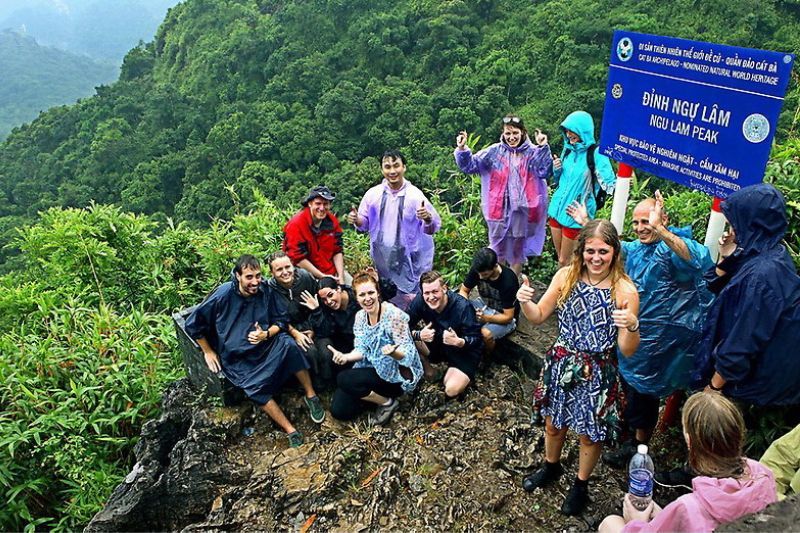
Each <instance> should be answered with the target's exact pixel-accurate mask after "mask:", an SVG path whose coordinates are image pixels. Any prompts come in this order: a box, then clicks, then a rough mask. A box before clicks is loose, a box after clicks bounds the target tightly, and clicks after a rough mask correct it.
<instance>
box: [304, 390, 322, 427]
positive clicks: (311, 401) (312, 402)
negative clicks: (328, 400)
mask: <svg viewBox="0 0 800 533" xmlns="http://www.w3.org/2000/svg"><path fill="white" fill-rule="evenodd" d="M305 401H306V407H308V412H309V413H310V414H311V420H313V421H314V422H316V423H317V424H321V423H322V421H323V420H325V409H323V408H322V402H321V401H319V396H314V397H313V398H305Z"/></svg>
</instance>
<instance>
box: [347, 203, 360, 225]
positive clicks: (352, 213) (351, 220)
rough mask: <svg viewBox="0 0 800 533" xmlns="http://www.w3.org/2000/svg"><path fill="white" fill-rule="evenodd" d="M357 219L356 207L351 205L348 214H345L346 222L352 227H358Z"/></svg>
mask: <svg viewBox="0 0 800 533" xmlns="http://www.w3.org/2000/svg"><path fill="white" fill-rule="evenodd" d="M358 219H359V216H358V210H357V209H356V206H354V205H351V206H350V212H349V213H347V222H349V223H350V224H352V225H353V226H359V225H360V224H359V220H358Z"/></svg>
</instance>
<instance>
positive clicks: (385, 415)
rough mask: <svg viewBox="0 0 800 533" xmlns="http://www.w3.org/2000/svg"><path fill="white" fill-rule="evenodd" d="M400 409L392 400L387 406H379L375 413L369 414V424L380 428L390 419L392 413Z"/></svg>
mask: <svg viewBox="0 0 800 533" xmlns="http://www.w3.org/2000/svg"><path fill="white" fill-rule="evenodd" d="M399 407H400V402H398V401H397V400H395V399H392V402H391V403H390V404H389V405H379V406H378V407H377V408H376V409H375V411H373V412H372V413H370V414H369V416H368V420H369V423H370V424H371V425H373V426H382V425H384V424H385V423H386V422H388V421H389V419H390V418H392V413H394V412H395V411H397V409H398V408H399Z"/></svg>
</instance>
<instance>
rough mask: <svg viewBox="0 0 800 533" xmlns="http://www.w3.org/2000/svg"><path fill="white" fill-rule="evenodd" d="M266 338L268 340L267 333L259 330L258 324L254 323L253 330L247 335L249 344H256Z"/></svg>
mask: <svg viewBox="0 0 800 533" xmlns="http://www.w3.org/2000/svg"><path fill="white" fill-rule="evenodd" d="M267 338H269V333H267V332H265V331H264V330H263V329H261V326H260V325H259V324H258V322H256V323H255V329H254V330H253V331H251V332H250V333H248V334H247V340H248V342H250V344H258V343H259V342H261V341H263V340H264V339H267Z"/></svg>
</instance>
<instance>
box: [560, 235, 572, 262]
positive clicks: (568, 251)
mask: <svg viewBox="0 0 800 533" xmlns="http://www.w3.org/2000/svg"><path fill="white" fill-rule="evenodd" d="M575 244H576V243H575V241H573V240H572V239H568V238H566V237H562V238H561V249H560V250H559V252H558V266H561V267H565V266H568V265H569V264H570V262H571V261H572V253H573V252H574V251H575Z"/></svg>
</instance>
